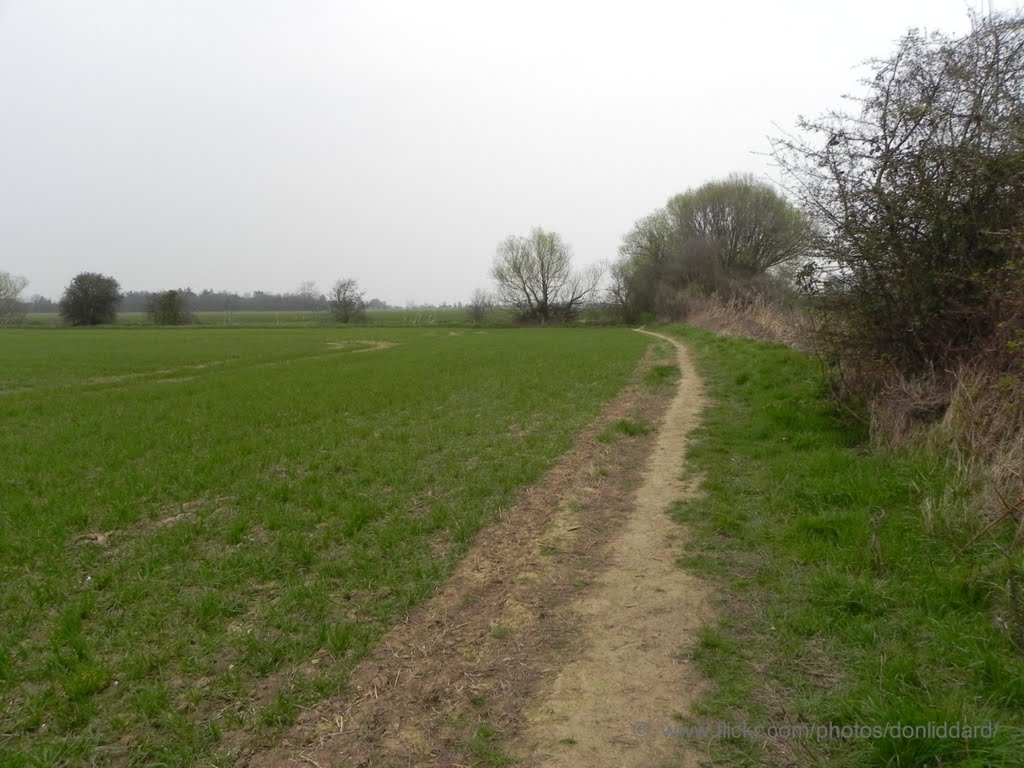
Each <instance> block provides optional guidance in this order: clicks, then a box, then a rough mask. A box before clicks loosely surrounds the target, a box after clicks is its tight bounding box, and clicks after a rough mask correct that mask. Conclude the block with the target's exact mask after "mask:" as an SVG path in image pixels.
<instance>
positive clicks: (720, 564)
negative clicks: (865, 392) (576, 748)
mask: <svg viewBox="0 0 1024 768" xmlns="http://www.w3.org/2000/svg"><path fill="white" fill-rule="evenodd" d="M670 330H671V332H672V333H674V334H676V335H678V336H680V337H682V338H684V339H685V340H686V341H688V342H689V343H690V344H691V345H692V346H693V348H694V350H695V352H696V354H697V357H698V362H699V367H700V370H701V372H702V375H703V376H704V377H705V379H706V381H707V384H708V387H709V392H710V395H711V396H712V398H713V405H712V406H711V407H710V408H709V410H708V412H707V414H706V417H705V420H704V423H703V425H702V427H701V428H700V429H699V431H698V432H697V433H696V435H695V441H694V443H693V445H692V448H691V451H690V454H689V456H690V465H691V467H692V471H693V472H694V473H695V474H696V475H699V476H701V477H703V489H704V495H703V496H702V497H701V498H699V499H696V500H693V501H689V502H686V503H684V504H680V505H679V507H678V509H677V510H676V515H677V517H678V519H679V520H680V521H683V522H685V523H686V524H687V525H688V526H689V527H690V528H691V529H692V530H693V532H694V538H693V540H692V542H691V544H690V545H689V546H688V548H687V553H686V554H685V555H684V556H683V557H682V558H681V560H680V564H681V565H682V566H684V567H686V568H690V569H693V570H695V571H697V572H699V573H701V574H703V575H704V576H706V577H707V578H708V579H710V580H711V581H712V582H713V583H714V584H715V585H716V586H717V589H718V590H719V594H720V599H719V600H718V613H719V621H718V623H717V625H716V626H712V627H708V628H707V629H706V630H705V631H703V633H702V635H701V637H700V641H699V644H698V646H697V648H696V649H695V651H694V658H695V660H696V662H697V663H698V664H699V665H700V667H701V668H702V669H703V670H704V672H705V673H706V674H707V675H708V676H709V677H711V679H712V680H714V681H715V683H716V686H715V688H714V690H713V691H712V692H710V693H709V694H708V695H707V696H706V697H705V698H704V700H703V703H702V710H701V712H700V713H699V718H698V719H699V720H702V721H705V722H712V723H713V722H716V721H724V722H728V723H732V724H741V723H746V724H748V726H749V727H750V728H751V729H754V730H753V731H752V733H754V735H753V736H752V737H747V736H745V735H741V734H738V733H733V734H730V735H729V736H728V737H726V738H719V739H715V740H713V742H712V749H713V751H714V753H715V754H716V757H717V759H719V760H720V761H721V762H723V763H726V764H729V765H764V764H766V763H767V764H775V765H794V764H795V765H802V766H813V765H821V766H825V765H828V766H1011V765H1013V766H1016V765H1019V764H1020V760H1021V755H1022V754H1024V658H1022V656H1021V654H1020V653H1019V652H1018V651H1017V650H1016V649H1015V648H1014V646H1013V644H1012V643H1011V641H1010V639H1009V635H1008V632H1007V631H1005V629H1004V628H1003V627H1001V626H1000V622H1002V621H1007V620H1009V619H1008V618H1007V617H1006V616H1004V615H1002V613H1003V611H1004V609H1003V606H1005V604H1006V600H1005V597H1006V596H1005V594H1004V589H1005V586H1004V585H1005V577H1006V564H1005V563H1004V561H1003V558H1002V556H1001V555H1000V554H999V553H998V551H997V550H996V549H995V548H996V546H997V544H998V543H999V542H998V539H996V538H985V539H983V540H982V541H981V542H979V544H978V545H977V546H975V547H974V548H972V549H970V550H969V551H967V552H966V553H964V554H963V555H961V556H960V557H956V555H957V553H958V551H959V550H960V549H961V547H962V546H963V545H964V544H965V543H966V542H967V541H969V540H970V538H971V536H972V535H973V534H974V533H975V532H977V530H978V529H979V528H980V527H981V525H982V522H983V521H980V520H978V519H977V516H976V515H975V514H974V513H973V512H972V511H971V509H970V506H969V503H968V501H969V499H968V495H967V490H966V489H965V488H964V487H963V486H962V484H961V482H960V481H959V480H958V479H957V478H956V477H955V475H954V473H953V472H952V471H951V470H950V468H949V467H948V465H947V464H946V462H945V461H944V460H943V459H942V458H941V457H935V456H929V455H926V454H924V453H916V454H902V455H893V454H881V453H878V452H873V451H872V450H870V449H869V448H868V447H867V446H866V445H865V435H864V434H863V432H862V431H861V430H859V429H858V428H857V427H856V426H855V425H853V424H851V423H844V422H843V421H841V420H839V419H837V418H836V415H835V414H834V413H833V412H832V411H831V409H830V406H829V405H828V403H827V401H826V399H825V397H824V390H823V385H822V380H821V376H820V371H819V368H818V366H817V364H816V363H815V361H814V360H812V359H810V358H808V357H806V356H804V355H802V354H800V353H796V352H793V351H791V350H789V349H787V348H784V347H781V346H777V345H769V344H764V343H760V342H753V341H747V340H742V339H736V338H725V337H716V336H713V335H711V334H709V333H706V332H703V331H698V330H695V329H689V328H681V327H674V328H671V329H670ZM927 723H933V724H935V726H936V727H938V726H940V725H941V724H942V723H948V724H954V723H960V724H967V725H970V726H972V727H973V726H982V725H985V724H987V723H992V724H997V727H996V728H995V732H994V735H991V736H984V735H983V736H981V737H976V738H968V739H964V738H952V737H950V736H949V735H948V733H947V736H946V737H945V738H942V737H940V736H938V735H935V734H934V733H933V734H931V735H929V734H928V733H927V732H924V733H921V732H918V733H915V734H911V735H910V736H909V737H904V736H902V735H894V734H893V732H892V731H888V732H885V733H881V734H879V733H878V732H877V730H876V731H874V732H871V733H868V732H864V731H862V732H861V733H860V734H859V735H858V734H854V733H853V732H852V731H851V728H854V727H868V728H872V729H879V728H881V729H884V728H886V727H887V726H895V725H897V724H899V725H903V726H906V725H920V726H924V725H926V724H927ZM772 724H775V725H782V724H785V725H788V726H793V725H797V726H799V725H801V724H802V725H807V726H812V727H815V728H817V727H819V726H824V727H825V728H827V727H828V726H829V725H832V726H835V727H837V728H843V727H844V726H845V727H846V730H845V733H844V732H843V731H840V732H839V734H838V735H837V734H836V732H835V731H833V732H832V733H829V734H825V733H824V732H821V733H822V735H821V736H820V737H818V736H808V737H797V738H788V737H780V736H778V735H774V734H770V733H769V734H767V735H765V734H763V733H762V734H759V735H758V734H757V732H756V729H757V728H762V729H764V728H767V727H768V726H770V725H772Z"/></svg>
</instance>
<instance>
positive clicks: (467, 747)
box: [460, 723, 517, 768]
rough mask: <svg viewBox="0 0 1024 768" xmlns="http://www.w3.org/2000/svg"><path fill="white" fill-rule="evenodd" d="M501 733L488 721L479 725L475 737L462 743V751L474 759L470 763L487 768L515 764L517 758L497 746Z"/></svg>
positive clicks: (498, 767)
mask: <svg viewBox="0 0 1024 768" xmlns="http://www.w3.org/2000/svg"><path fill="white" fill-rule="evenodd" d="M500 738H501V734H500V733H498V731H496V730H495V729H494V728H492V727H491V726H490V725H487V724H486V723H482V724H480V725H478V726H477V729H476V731H475V732H474V734H473V738H471V739H470V740H469V741H467V742H465V743H464V744H463V745H462V748H461V750H460V751H461V752H462V753H463V754H464V755H466V756H467V757H468V758H470V760H471V761H472V762H471V763H470V765H473V766H486V767H487V768H500V766H506V765H515V764H516V762H517V761H516V760H515V758H512V757H509V756H507V755H505V754H504V753H503V752H502V751H501V750H500V749H499V748H498V747H497V746H496V742H497V741H498V739H500Z"/></svg>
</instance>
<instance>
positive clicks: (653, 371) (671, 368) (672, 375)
mask: <svg viewBox="0 0 1024 768" xmlns="http://www.w3.org/2000/svg"><path fill="white" fill-rule="evenodd" d="M643 381H644V384H646V385H647V386H648V387H650V388H651V389H662V388H666V387H671V386H674V385H675V384H676V382H677V381H679V366H678V365H654V366H651V367H650V368H648V369H647V371H646V372H645V373H644V378H643Z"/></svg>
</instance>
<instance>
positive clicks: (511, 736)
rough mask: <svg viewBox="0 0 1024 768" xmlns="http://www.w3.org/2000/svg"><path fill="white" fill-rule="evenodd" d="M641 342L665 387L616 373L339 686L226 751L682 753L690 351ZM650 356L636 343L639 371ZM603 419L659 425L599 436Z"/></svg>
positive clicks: (473, 756)
mask: <svg viewBox="0 0 1024 768" xmlns="http://www.w3.org/2000/svg"><path fill="white" fill-rule="evenodd" d="M651 335H652V336H658V335H657V334H651ZM658 338H660V339H662V340H663V341H664V342H667V343H668V344H670V345H672V348H673V350H674V354H675V357H676V362H677V364H678V365H679V368H680V371H681V374H682V375H681V377H680V381H679V385H678V387H677V388H676V389H675V391H674V392H672V391H670V392H663V393H659V392H655V391H651V390H650V389H648V388H646V387H644V386H642V385H641V384H639V383H638V381H634V382H633V383H632V384H631V385H630V386H628V387H627V388H626V389H625V390H624V391H623V392H622V393H621V394H620V395H619V396H618V397H617V398H616V399H615V400H614V401H613V402H612V403H610V404H609V405H608V406H607V407H606V408H605V410H604V412H603V413H602V415H601V416H600V417H599V418H598V419H597V420H596V421H595V422H594V423H593V424H592V425H591V426H590V427H589V428H588V429H587V430H585V431H584V432H583V433H582V434H581V435H580V436H579V438H578V439H577V441H576V444H575V445H574V446H573V447H572V448H571V449H570V451H569V452H568V453H567V454H565V455H564V456H563V457H562V458H561V459H560V460H559V462H558V463H557V464H556V465H555V466H554V467H553V468H552V469H551V470H550V471H549V472H548V473H547V474H546V475H545V476H544V478H543V479H542V480H541V482H539V483H538V484H537V485H535V486H533V487H531V488H529V489H527V490H525V491H524V492H523V494H522V495H521V497H520V498H519V500H518V501H517V503H516V504H515V505H514V506H513V507H512V508H511V509H509V510H506V511H505V512H504V513H503V514H502V515H501V517H500V519H499V520H498V521H497V522H495V523H494V524H493V525H491V526H489V527H488V528H487V529H485V530H484V531H482V532H481V533H480V535H479V536H478V537H477V539H476V542H475V544H474V546H473V548H472V549H471V550H470V551H469V552H468V553H467V554H466V555H465V557H464V558H463V559H462V560H461V561H460V564H459V566H458V567H457V569H456V571H455V573H454V575H453V576H452V578H451V579H450V580H449V582H448V583H447V584H445V586H444V587H442V588H441V589H440V590H439V591H438V592H437V593H436V594H435V595H434V596H433V597H432V598H431V599H430V600H429V601H427V602H426V603H425V604H423V605H422V606H421V607H420V608H419V609H417V610H416V611H415V612H413V614H411V615H410V616H409V617H408V619H407V620H406V622H404V623H403V624H400V625H398V626H396V627H394V628H393V629H392V630H391V631H389V632H388V633H387V634H386V635H385V636H384V638H383V639H382V640H381V642H380V643H379V644H378V646H377V647H376V649H375V650H374V651H373V652H372V653H371V654H370V655H369V656H368V657H367V658H366V659H364V660H363V661H362V662H361V663H360V664H359V665H358V666H357V667H356V669H355V670H354V671H353V673H352V675H351V677H350V678H349V683H348V685H347V689H346V691H345V695H344V696H343V697H340V698H338V699H332V700H329V701H325V702H322V703H320V704H318V705H316V706H315V707H313V708H311V709H309V710H307V711H305V712H304V713H303V715H302V716H300V718H299V721H298V722H297V723H296V725H295V726H294V727H293V728H292V729H291V731H290V732H289V733H288V734H287V735H286V737H285V738H284V739H283V740H282V742H281V744H280V745H279V746H278V747H277V748H275V749H274V750H272V751H268V752H260V753H256V754H246V753H241V754H236V755H235V756H236V759H237V760H238V761H239V763H240V764H242V765H247V766H249V767H250V768H267V767H268V766H292V765H307V766H308V765H313V766H320V767H321V768H327V767H328V766H353V767H355V766H360V767H363V766H438V767H440V766H445V767H446V768H448V767H450V766H461V765H470V764H481V763H483V762H484V761H483V760H482V758H484V757H485V753H488V750H492V749H494V750H497V749H500V750H501V752H502V753H504V754H507V755H511V756H514V757H515V758H517V764H518V765H523V766H552V767H554V766H584V765H585V766H592V767H593V768H604V767H607V768H612V767H614V768H621V767H624V766H630V767H635V768H640V767H641V766H643V767H645V768H646V767H647V766H650V767H651V768H655V767H657V766H663V765H681V766H690V765H696V764H697V762H696V760H697V756H696V755H694V754H691V753H687V752H685V751H684V747H685V745H684V744H683V743H682V742H681V741H679V740H677V739H672V738H668V737H666V736H664V735H663V734H662V732H661V727H662V726H663V725H669V724H671V723H672V722H674V721H673V718H674V717H676V716H685V715H686V714H688V712H689V706H690V703H691V702H692V700H693V699H694V697H695V696H696V695H697V694H699V693H700V692H701V691H702V690H703V683H702V681H701V679H700V677H699V676H698V675H697V673H696V671H695V670H693V669H692V668H691V667H690V666H689V665H688V664H687V663H686V661H685V653H686V651H687V650H688V649H689V647H690V646H691V645H692V643H693V640H694V636H695V632H696V629H697V628H698V627H699V626H700V625H701V624H703V623H705V622H706V621H707V620H708V618H709V616H710V608H709V607H708V592H707V588H706V587H705V586H704V585H703V584H702V583H701V582H699V581H698V580H697V579H695V578H694V577H692V576H690V575H688V574H686V573H685V572H684V571H682V570H681V569H679V568H678V567H676V565H675V558H676V557H677V556H678V555H679V554H680V553H681V551H682V548H683V541H681V539H682V538H683V537H684V536H685V530H684V529H683V528H680V527H679V526H678V525H676V524H675V523H673V522H672V521H671V520H670V519H669V517H668V515H667V514H666V513H667V510H668V508H669V507H670V505H671V504H672V503H673V502H674V501H676V500H678V499H680V498H683V497H685V496H686V495H687V494H688V493H691V492H692V491H691V489H690V488H688V487H686V485H685V484H684V483H683V482H682V481H681V480H680V479H679V478H680V476H681V474H682V470H683V456H684V453H685V448H686V436H687V433H688V432H689V430H690V429H691V428H692V427H693V426H694V425H695V424H696V422H697V419H698V418H699V414H700V410H701V408H702V404H703V399H702V397H703V395H702V388H701V384H700V380H699V378H698V377H697V375H696V372H695V369H694V367H693V365H692V362H691V360H690V356H689V352H688V351H687V350H686V349H685V348H684V347H683V346H682V345H680V344H679V343H677V342H675V341H674V340H671V339H669V338H668V337H662V336H658ZM650 365H651V358H650V354H649V355H648V357H647V358H646V359H645V362H644V363H643V364H642V366H641V371H640V372H638V378H639V374H640V373H642V370H643V369H644V368H645V367H649V366H650ZM619 419H633V420H644V421H647V422H649V423H651V424H657V425H659V427H658V429H657V430H656V432H654V433H653V434H652V435H648V436H644V437H621V438H619V439H616V440H614V441H612V442H611V443H604V442H602V441H599V440H598V439H597V437H598V435H599V434H601V432H602V431H603V430H604V429H605V428H606V427H607V426H608V425H609V424H613V423H615V422H616V421H617V420H619ZM496 734H500V738H499V737H498V736H496ZM492 741H493V742H494V743H492ZM484 764H491V763H484Z"/></svg>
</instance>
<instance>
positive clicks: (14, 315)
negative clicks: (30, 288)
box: [0, 272, 28, 325]
mask: <svg viewBox="0 0 1024 768" xmlns="http://www.w3.org/2000/svg"><path fill="white" fill-rule="evenodd" d="M27 285H28V280H26V279H25V278H24V277H20V276H18V275H12V274H10V273H9V272H0V325H8V324H10V323H16V322H19V321H20V320H21V319H22V318H23V317H24V316H25V305H24V304H23V303H22V301H21V292H22V291H23V290H25V286H27Z"/></svg>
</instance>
